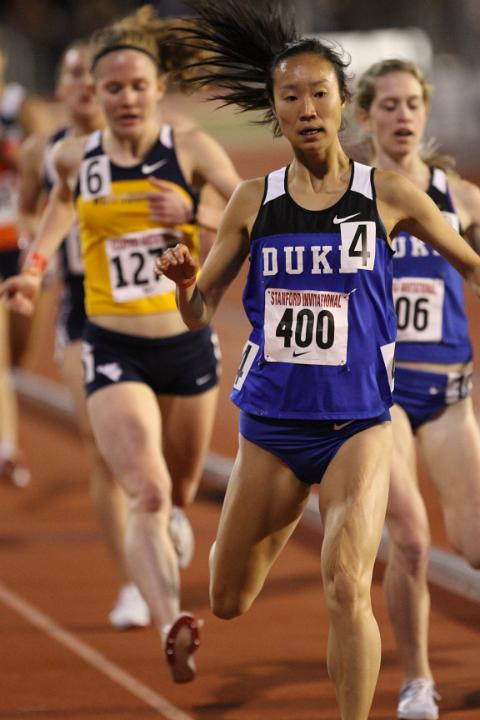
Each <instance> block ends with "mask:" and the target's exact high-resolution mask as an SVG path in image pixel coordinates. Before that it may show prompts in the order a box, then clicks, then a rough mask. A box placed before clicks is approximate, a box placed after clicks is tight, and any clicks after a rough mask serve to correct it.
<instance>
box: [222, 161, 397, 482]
mask: <svg viewBox="0 0 480 720" xmlns="http://www.w3.org/2000/svg"><path fill="white" fill-rule="evenodd" d="M391 281H392V250H391V248H390V246H389V243H388V241H387V237H386V233H385V229H384V227H383V224H382V222H381V220H380V218H379V216H378V213H377V209H376V203H375V188H374V184H373V171H372V169H371V168H368V167H366V166H365V165H361V164H359V163H352V164H351V179H350V183H349V187H348V189H347V191H346V193H345V194H344V195H343V197H342V198H341V199H340V200H339V201H338V202H337V203H336V204H335V205H333V206H332V207H330V208H327V209H325V210H322V211H315V212H314V211H305V210H304V209H303V208H300V207H299V206H298V205H296V203H295V202H294V200H293V199H292V197H291V196H290V194H289V192H288V169H287V168H281V169H280V170H277V171H275V172H273V173H270V175H268V177H267V178H266V182H265V194H264V198H263V201H262V206H261V209H260V211H259V214H258V217H257V219H256V220H255V223H254V225H253V228H252V233H251V252H250V270H249V275H248V279H247V283H246V286H245V291H244V306H245V310H246V313H247V316H248V318H249V320H250V322H251V324H252V327H253V329H252V333H251V335H250V338H249V340H248V342H247V343H246V345H245V348H244V350H243V354H242V359H241V362H240V367H239V370H238V372H237V376H236V378H235V382H234V386H233V391H232V399H233V401H234V402H235V403H236V404H237V405H238V406H239V407H240V408H241V410H242V413H241V416H240V432H241V434H242V435H243V436H244V437H246V438H247V439H249V440H250V441H252V442H255V443H256V444H258V445H260V446H261V447H264V448H265V449H268V450H270V451H271V452H273V453H274V454H275V455H277V456H278V457H280V458H281V459H282V460H284V461H285V462H286V463H287V465H288V466H289V467H291V468H292V470H294V472H295V473H296V475H297V476H298V477H299V478H300V479H301V480H303V481H304V482H307V483H315V482H319V481H320V480H321V478H322V476H323V473H324V472H325V470H326V468H327V467H328V463H329V462H330V460H331V458H332V457H333V455H334V454H335V452H336V451H337V450H338V448H339V447H340V446H341V445H342V443H343V442H345V440H346V439H348V438H349V437H351V436H352V435H354V434H355V433H356V432H359V431H361V430H363V429H365V428H366V427H370V426H371V425H372V424H376V423H378V422H382V421H385V420H387V419H389V417H390V415H389V411H388V408H389V406H390V405H391V404H392V400H391V379H392V372H393V353H394V346H395V345H394V338H395V311H394V308H393V303H392V300H391ZM372 340H373V342H372ZM332 420H342V421H343V422H341V423H332V422H331V421H332ZM312 421H313V424H312Z"/></svg>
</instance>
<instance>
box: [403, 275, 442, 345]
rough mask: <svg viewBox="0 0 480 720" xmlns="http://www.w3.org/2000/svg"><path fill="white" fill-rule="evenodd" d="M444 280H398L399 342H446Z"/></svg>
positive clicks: (410, 278)
mask: <svg viewBox="0 0 480 720" xmlns="http://www.w3.org/2000/svg"><path fill="white" fill-rule="evenodd" d="M444 295H445V284H444V282H443V280H439V279H431V278H413V277H405V278H394V280H393V299H394V302H395V312H396V313H397V341H398V342H440V340H441V339H442V324H443V299H444Z"/></svg>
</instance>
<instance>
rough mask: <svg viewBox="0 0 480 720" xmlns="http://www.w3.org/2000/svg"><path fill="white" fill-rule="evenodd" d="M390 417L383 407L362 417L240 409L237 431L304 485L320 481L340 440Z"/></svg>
mask: <svg viewBox="0 0 480 720" xmlns="http://www.w3.org/2000/svg"><path fill="white" fill-rule="evenodd" d="M389 420H390V412H389V411H388V410H387V411H385V412H384V413H382V414H381V415H379V416H378V417H374V418H368V419H364V420H335V421H332V420H285V419H283V418H282V419H278V418H268V417H263V416H260V415H252V414H251V413H247V412H244V411H241V412H240V434H241V435H242V436H243V437H244V438H246V439H247V440H249V441H250V442H252V443H254V444H255V445H258V446H259V447H261V448H263V449H264V450H267V451H268V452H271V453H272V454H273V455H276V456H277V457H278V458H280V460H282V461H283V462H284V463H285V464H286V465H288V467H289V468H290V470H291V471H292V472H293V473H295V475H296V476H297V477H298V479H299V480H301V481H302V482H304V483H307V485H314V484H316V483H320V482H321V480H322V477H323V476H324V474H325V471H326V470H327V467H328V465H329V463H330V460H331V459H332V458H333V457H334V456H335V454H336V453H337V451H338V450H339V448H340V447H341V446H342V445H343V443H344V442H345V441H346V440H348V439H349V438H351V437H352V436H353V435H356V434H357V433H359V432H361V431H362V430H366V429H367V428H370V427H373V426H374V425H379V424H380V423H383V422H387V421H389Z"/></svg>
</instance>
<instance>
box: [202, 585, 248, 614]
mask: <svg viewBox="0 0 480 720" xmlns="http://www.w3.org/2000/svg"><path fill="white" fill-rule="evenodd" d="M250 605H251V600H250V599H249V598H248V597H247V595H245V594H244V593H237V592H234V591H232V590H231V589H230V588H228V587H227V586H226V585H225V584H223V583H222V584H220V583H218V582H215V580H213V581H212V582H211V584H210V607H211V610H212V613H213V614H214V615H215V616H216V617H218V618H220V619H222V620H232V619H233V618H235V617H239V616H240V615H243V614H244V613H246V612H247V610H248V608H249V607H250Z"/></svg>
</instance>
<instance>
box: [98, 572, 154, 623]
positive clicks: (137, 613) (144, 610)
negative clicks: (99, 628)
mask: <svg viewBox="0 0 480 720" xmlns="http://www.w3.org/2000/svg"><path fill="white" fill-rule="evenodd" d="M108 620H109V622H110V625H112V626H113V627H114V628H116V629H117V630H128V629H129V628H135V627H147V625H150V622H151V617H150V610H149V609H148V605H147V603H146V602H145V600H144V599H143V597H142V595H141V593H140V590H139V589H138V588H137V586H136V585H134V584H133V583H129V584H128V585H124V586H123V587H122V588H121V589H120V592H119V593H118V598H117V602H116V604H115V607H114V608H113V610H112V612H111V613H110V614H109V616H108Z"/></svg>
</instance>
